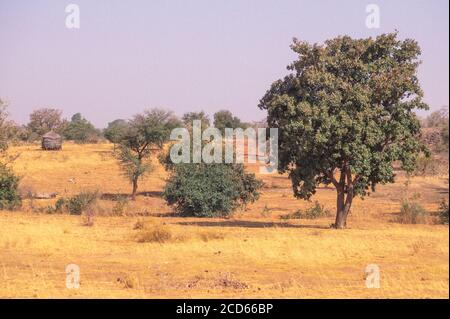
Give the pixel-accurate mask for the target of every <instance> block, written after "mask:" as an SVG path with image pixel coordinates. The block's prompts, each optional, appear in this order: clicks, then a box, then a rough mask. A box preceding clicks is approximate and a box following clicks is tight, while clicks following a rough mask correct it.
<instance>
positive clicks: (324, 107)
mask: <svg viewBox="0 0 450 319" xmlns="http://www.w3.org/2000/svg"><path fill="white" fill-rule="evenodd" d="M291 48H292V50H293V51H294V52H295V53H297V54H298V59H297V60H296V61H294V62H293V63H292V64H291V65H289V66H288V70H290V71H291V73H290V74H289V75H287V76H286V77H285V78H284V79H281V80H278V81H276V82H274V83H273V84H272V86H271V88H270V89H269V90H268V92H267V93H266V94H265V96H264V97H263V98H262V99H261V101H260V105H259V107H260V108H261V109H264V110H267V112H268V124H269V126H270V127H277V128H279V170H280V173H285V172H288V173H289V177H290V179H291V181H292V187H293V191H294V195H295V196H296V197H297V198H302V199H309V198H310V197H311V196H312V195H313V194H314V193H315V192H316V188H317V186H318V185H319V184H321V183H323V184H333V185H334V187H335V188H336V191H337V211H336V221H335V224H334V227H336V228H344V227H345V226H346V221H347V216H348V214H349V212H350V208H351V205H352V200H353V198H354V197H355V196H358V195H360V196H364V195H367V194H368V192H369V190H372V191H375V186H376V185H377V184H379V183H381V184H383V183H391V182H393V181H394V176H395V175H394V171H393V162H396V161H397V162H399V163H400V164H401V166H402V168H403V169H405V170H407V171H411V170H412V169H413V168H414V165H415V161H416V158H417V156H418V154H419V153H420V152H421V151H426V149H425V147H424V146H423V145H422V144H421V143H420V141H419V139H418V138H417V137H418V135H419V134H420V122H419V120H418V118H417V117H416V115H415V113H414V112H413V110H414V109H427V108H428V107H427V105H426V104H425V103H423V102H422V96H423V92H422V90H421V88H420V85H419V82H418V79H417V68H418V66H419V63H420V61H419V60H418V56H419V55H420V48H419V46H418V44H417V42H416V41H414V40H411V39H406V40H403V41H402V40H399V39H398V38H397V33H390V34H383V35H380V36H378V37H376V38H368V39H352V38H350V37H348V36H343V37H338V38H335V39H331V40H328V41H326V42H325V43H324V44H323V45H320V44H313V45H312V44H309V43H307V42H301V41H298V40H296V39H294V42H293V44H292V46H291Z"/></svg>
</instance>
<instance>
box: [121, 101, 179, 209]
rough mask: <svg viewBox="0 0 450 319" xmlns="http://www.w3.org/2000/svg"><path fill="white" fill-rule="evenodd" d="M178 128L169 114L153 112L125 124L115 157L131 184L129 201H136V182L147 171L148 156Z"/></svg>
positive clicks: (173, 116) (167, 112)
mask: <svg viewBox="0 0 450 319" xmlns="http://www.w3.org/2000/svg"><path fill="white" fill-rule="evenodd" d="M181 126H182V124H181V122H180V121H179V120H178V119H177V117H175V115H173V113H172V112H170V111H166V110H163V109H157V108H155V109H151V110H148V111H145V112H144V113H142V114H138V115H136V116H135V117H134V118H133V119H132V120H131V121H129V122H128V125H127V127H126V130H125V131H124V132H123V135H122V138H121V140H120V147H119V152H118V154H117V155H116V156H117V157H118V159H119V162H120V165H121V167H122V170H123V172H124V174H125V176H126V177H128V179H129V180H130V182H131V184H132V187H133V189H132V193H131V198H132V199H133V200H135V199H136V193H137V189H138V182H139V178H141V177H142V176H144V175H145V174H146V173H148V172H149V171H150V169H151V165H150V161H149V158H150V156H151V155H152V152H156V151H158V150H160V149H162V148H163V146H164V143H166V142H167V141H168V140H169V139H170V132H171V131H172V129H174V128H176V127H181Z"/></svg>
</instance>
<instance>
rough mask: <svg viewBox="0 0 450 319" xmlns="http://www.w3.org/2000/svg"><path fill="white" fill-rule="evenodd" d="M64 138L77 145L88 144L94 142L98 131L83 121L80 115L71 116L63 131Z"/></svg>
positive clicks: (85, 120)
mask: <svg viewBox="0 0 450 319" xmlns="http://www.w3.org/2000/svg"><path fill="white" fill-rule="evenodd" d="M63 134H64V138H65V139H67V140H71V141H75V142H77V143H88V142H90V141H95V140H96V139H97V138H98V137H99V136H100V133H99V131H98V130H97V129H96V128H95V127H94V125H92V123H91V122H89V121H88V120H87V119H85V118H84V117H83V116H82V115H81V114H80V113H76V114H74V115H73V116H72V118H71V120H70V122H69V123H68V124H67V126H66V128H65V129H64V132H63Z"/></svg>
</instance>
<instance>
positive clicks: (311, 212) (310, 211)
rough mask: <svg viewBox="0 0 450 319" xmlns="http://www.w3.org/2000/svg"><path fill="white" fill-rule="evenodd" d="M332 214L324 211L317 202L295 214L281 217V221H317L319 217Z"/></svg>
mask: <svg viewBox="0 0 450 319" xmlns="http://www.w3.org/2000/svg"><path fill="white" fill-rule="evenodd" d="M330 216H332V213H331V212H330V211H329V210H327V209H325V207H324V206H323V205H320V203H319V202H318V201H315V202H314V205H313V206H311V207H309V208H307V209H305V210H300V209H299V210H297V211H296V212H294V213H292V214H288V215H282V216H281V218H282V219H317V218H321V217H330Z"/></svg>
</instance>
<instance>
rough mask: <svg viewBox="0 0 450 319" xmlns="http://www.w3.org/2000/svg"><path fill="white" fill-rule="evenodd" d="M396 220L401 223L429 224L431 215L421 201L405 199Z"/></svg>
mask: <svg viewBox="0 0 450 319" xmlns="http://www.w3.org/2000/svg"><path fill="white" fill-rule="evenodd" d="M396 221H397V222H399V223H401V224H427V223H429V222H430V216H429V214H428V213H427V211H426V210H425V209H424V208H423V207H422V206H421V205H420V204H419V203H417V202H415V201H409V200H403V201H402V203H401V208H400V214H399V215H398V216H397V219H396Z"/></svg>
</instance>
